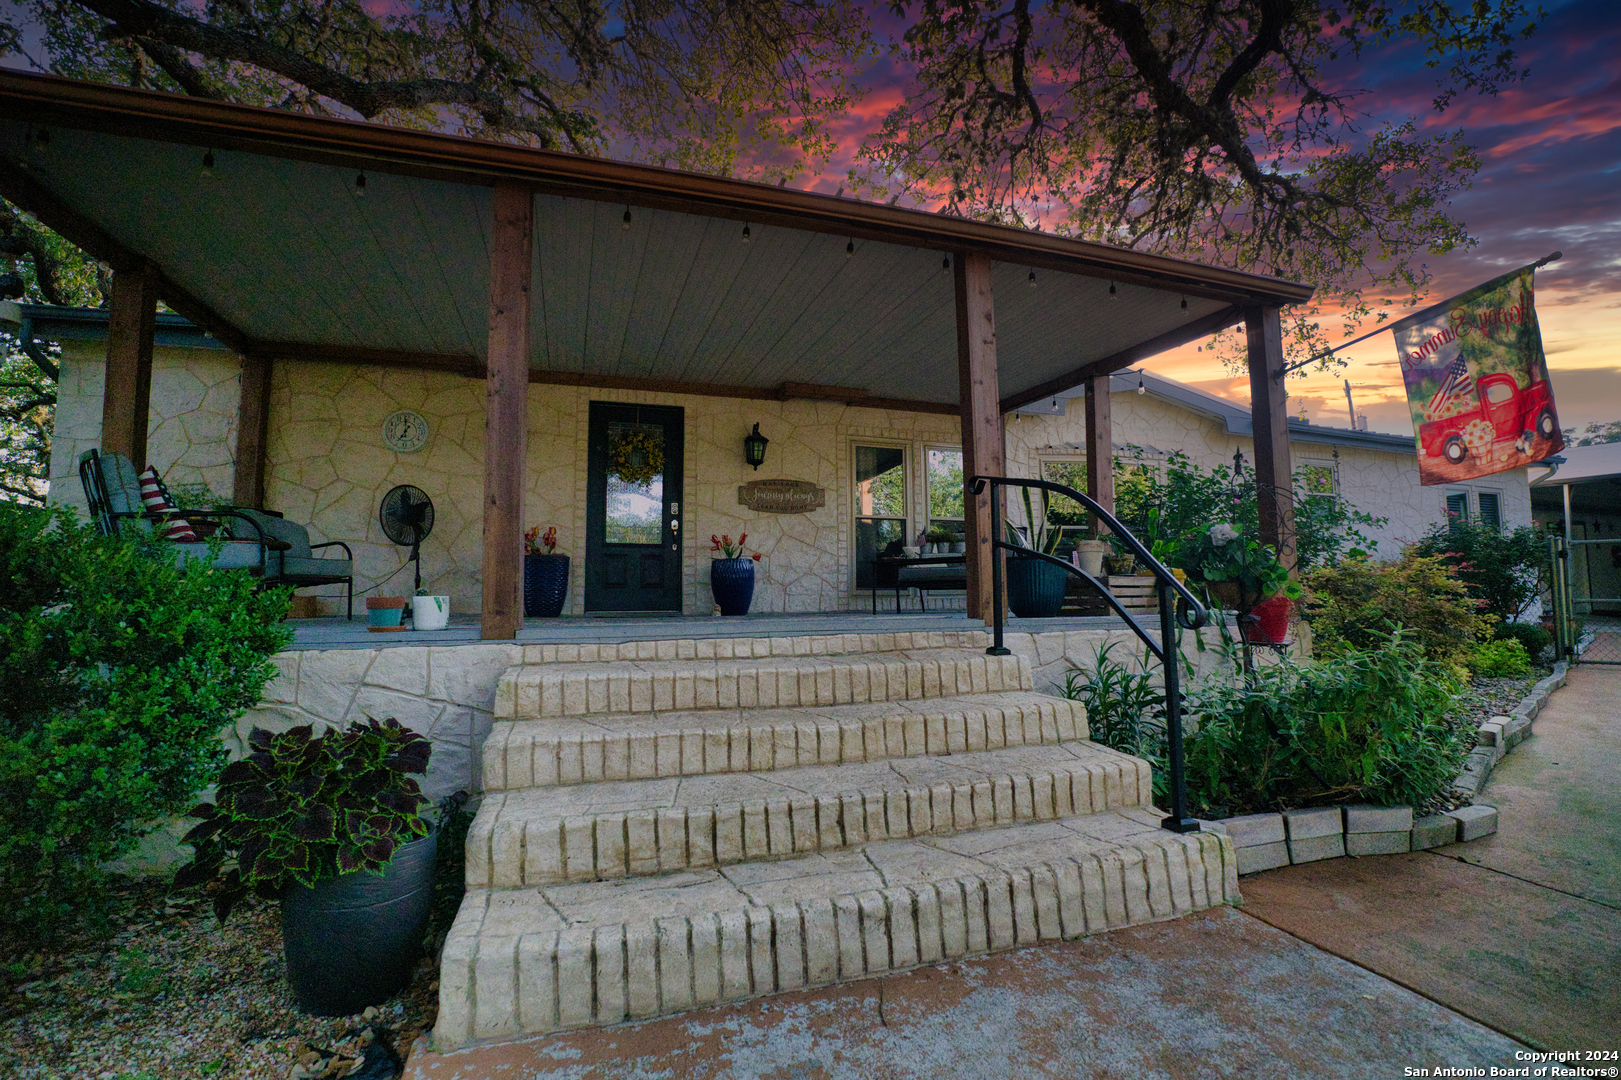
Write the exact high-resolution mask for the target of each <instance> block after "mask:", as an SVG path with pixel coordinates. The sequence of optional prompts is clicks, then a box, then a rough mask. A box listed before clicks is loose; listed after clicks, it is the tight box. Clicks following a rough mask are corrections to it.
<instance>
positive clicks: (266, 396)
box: [231, 356, 273, 510]
mask: <svg viewBox="0 0 1621 1080" xmlns="http://www.w3.org/2000/svg"><path fill="white" fill-rule="evenodd" d="M272 363H273V361H272V360H270V359H269V358H267V357H263V356H244V357H243V358H242V400H241V403H240V404H239V405H238V406H237V414H236V465H235V473H234V476H233V478H232V485H231V499H232V501H233V502H235V503H236V505H238V506H251V507H253V508H254V509H255V510H263V509H264V508H265V448H266V445H267V444H268V443H269V441H270V374H271V364H272Z"/></svg>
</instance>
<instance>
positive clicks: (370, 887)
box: [281, 833, 438, 1016]
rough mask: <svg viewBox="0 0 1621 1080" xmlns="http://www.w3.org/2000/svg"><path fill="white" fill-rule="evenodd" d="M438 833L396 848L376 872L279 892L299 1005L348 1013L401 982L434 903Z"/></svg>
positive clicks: (320, 1012)
mask: <svg viewBox="0 0 1621 1080" xmlns="http://www.w3.org/2000/svg"><path fill="white" fill-rule="evenodd" d="M437 853H438V834H437V833H429V834H428V835H427V836H424V837H422V838H421V839H420V840H413V841H412V842H411V843H409V844H406V845H405V846H404V847H402V848H400V850H399V851H398V852H396V853H395V855H394V861H393V862H391V863H389V864H388V869H387V870H386V871H385V872H384V873H383V875H382V876H381V877H378V876H377V875H376V874H367V873H354V874H343V875H340V876H338V877H335V878H327V879H326V880H324V881H319V882H316V884H315V887H314V888H305V887H304V886H302V885H290V886H288V887H287V888H286V889H285V890H283V892H282V894H281V940H282V952H283V954H284V955H285V956H286V957H287V981H288V982H289V983H291V984H292V987H293V997H294V999H295V1000H296V1001H297V1002H298V1007H299V1008H300V1009H303V1010H304V1011H305V1012H307V1013H314V1014H315V1015H316V1016H350V1015H353V1014H354V1013H358V1012H362V1011H364V1010H365V1008H366V1006H368V1005H381V1004H382V1003H383V1002H385V1001H387V1000H388V999H389V998H391V997H393V996H394V995H395V994H397V993H399V992H400V991H401V990H403V989H404V988H405V985H406V983H408V982H410V981H411V972H412V971H414V970H415V969H416V963H417V958H418V957H419V956H420V955H421V952H422V936H423V934H425V933H426V932H427V929H428V917H429V915H430V914H431V913H432V908H433V876H434V859H435V856H436V855H437Z"/></svg>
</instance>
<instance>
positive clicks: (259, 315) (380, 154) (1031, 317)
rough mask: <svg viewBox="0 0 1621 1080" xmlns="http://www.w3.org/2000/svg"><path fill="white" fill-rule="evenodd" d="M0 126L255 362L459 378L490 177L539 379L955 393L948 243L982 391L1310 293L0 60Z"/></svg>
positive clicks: (1015, 397) (48, 207) (1062, 371)
mask: <svg viewBox="0 0 1621 1080" xmlns="http://www.w3.org/2000/svg"><path fill="white" fill-rule="evenodd" d="M0 118H3V119H0V192H3V193H4V194H5V195H6V196H7V197H8V198H10V199H12V200H13V201H14V202H16V203H18V204H19V205H21V206H23V207H24V208H26V209H28V210H30V211H32V212H34V213H36V214H37V215H38V216H39V217H40V219H41V220H42V221H44V222H45V223H46V224H47V225H50V226H51V227H52V228H54V229H56V230H57V231H59V232H61V233H62V234H63V235H65V236H67V237H68V238H69V239H70V240H73V241H74V242H76V243H78V244H79V245H80V246H82V247H84V248H85V249H86V250H87V251H89V252H90V253H92V254H93V255H96V256H98V257H100V258H102V259H104V260H106V261H108V262H110V263H111V264H113V265H114V266H115V267H122V266H131V265H137V264H140V263H147V264H150V265H152V266H153V267H155V268H156V270H157V271H158V273H159V275H160V291H161V293H162V295H163V298H164V300H165V301H166V302H167V303H168V304H169V305H170V306H171V307H172V308H174V309H175V310H176V311H179V312H181V313H182V314H184V315H186V316H187V317H188V318H190V319H191V320H192V321H193V322H195V323H197V324H198V325H200V326H202V327H204V328H206V329H207V330H208V331H209V332H210V333H212V334H213V335H214V336H216V337H217V338H219V339H220V340H221V341H223V342H225V343H226V344H227V345H229V346H230V347H232V348H235V349H237V350H239V351H241V352H244V353H248V354H254V355H263V356H275V357H287V358H294V359H306V360H348V361H355V362H363V363H380V364H404V365H419V366H425V367H436V368H448V369H451V370H461V371H466V372H468V373H470V374H476V373H477V372H479V371H481V370H482V357H483V355H484V352H485V348H486V336H487V322H488V317H489V311H488V300H487V281H488V274H489V263H490V258H489V244H490V233H491V227H492V225H491V216H492V212H491V199H492V189H493V187H494V185H495V184H496V183H498V182H517V183H520V184H523V185H526V186H528V187H529V188H530V189H531V190H532V191H533V193H534V199H535V245H534V246H535V263H534V271H533V302H532V325H531V355H530V369H531V378H532V379H533V380H535V381H540V382H548V381H549V382H572V383H579V384H583V385H597V386H646V387H649V388H664V389H671V390H683V389H685V390H697V391H699V392H707V393H720V392H727V393H737V394H739V395H740V396H749V397H764V396H789V397H793V396H802V397H817V396H828V397H835V398H839V399H844V400H863V401H867V402H869V403H871V404H882V405H890V406H899V407H915V408H921V409H926V410H931V411H955V410H956V407H957V396H958V373H957V337H956V334H957V331H956V309H955V297H954V290H953V280H952V275H951V274H950V273H949V272H948V271H946V270H945V269H944V268H943V260H945V259H948V258H954V257H957V256H958V255H960V254H962V253H968V252H976V253H982V254H985V255H988V256H989V257H990V258H991V259H992V260H993V283H994V290H995V296H996V304H997V313H996V314H997V356H998V368H999V377H1000V385H1001V398H1002V405H1003V408H1004V409H1012V408H1016V407H1017V406H1018V405H1021V404H1024V403H1026V402H1029V401H1033V400H1036V399H1037V398H1040V397H1042V396H1044V395H1047V394H1050V393H1053V392H1055V391H1057V390H1059V389H1067V388H1069V387H1072V386H1074V385H1075V384H1076V383H1077V382H1078V381H1080V380H1081V379H1084V378H1087V377H1089V376H1091V375H1094V374H1102V373H1105V372H1108V371H1112V370H1116V369H1118V368H1121V367H1125V366H1127V365H1129V364H1132V363H1134V362H1137V361H1139V360H1141V359H1143V358H1145V357H1146V356H1149V355H1152V354H1153V353H1155V352H1158V351H1161V350H1163V349H1166V348H1171V347H1174V346H1176V345H1179V344H1182V343H1184V342H1186V341H1191V340H1194V339H1196V338H1198V337H1202V336H1205V335H1207V334H1209V333H1211V332H1213V331H1214V330H1216V329H1219V328H1221V327H1223V326H1227V325H1230V324H1232V323H1234V322H1237V321H1239V320H1240V319H1242V317H1243V311H1244V309H1246V308H1250V307H1258V306H1268V305H1283V304H1289V303H1296V302H1299V301H1302V300H1304V299H1306V298H1307V297H1309V296H1310V294H1311V289H1310V288H1309V287H1308V286H1304V285H1299V284H1295V283H1291V282H1287V281H1282V280H1279V279H1276V278H1271V277H1266V276H1262V275H1256V274H1248V273H1243V272H1240V271H1235V270H1227V269H1222V268H1219V267H1211V266H1205V265H1201V264H1198V263H1193V262H1188V261H1185V260H1180V259H1172V258H1166V257H1163V256H1156V255H1147V254H1143V253H1141V252H1135V251H1129V250H1124V249H1120V248H1113V247H1109V246H1107V245H1102V244H1094V243H1088V242H1085V241H1079V240H1073V239H1069V238H1066V237H1062V236H1057V235H1054V234H1051V233H1042V232H1032V231H1028V230H1023V229H1016V228H1010V227H1006V226H1001V225H993V224H987V223H984V222H979V221H973V220H969V219H965V218H958V217H949V216H944V215H939V214H933V213H928V212H924V211H918V210H910V209H904V208H901V207H895V206H882V205H877V204H873V203H866V202H860V201H856V200H851V199H843V198H836V197H831V196H825V195H816V194H811V193H808V192H802V191H795V190H790V189H787V188H777V187H771V186H767V185H762V184H756V183H750V182H746V181H739V180H729V179H721V178H716V177H711V176H701V175H695V174H691V173H682V172H676V171H672V170H668V169H660V168H653V167H649V166H642V165H629V164H624V163H620V162H613V161H605V160H601V159H595V158H588V157H581V156H575V155H568V154H558V153H550V152H546V151H540V150H532V149H528V148H524V147H518V146H511V145H506V144H501V143H490V142H481V141H477V140H473V139H465V138H459V137H454V136H449V135H441V134H434V133H425V132H420V131H412V130H406V129H400V128H390V127H383V126H379V125H374V124H365V123H355V122H350V121H344V120H334V119H329V118H323V117H312V116H307V115H303V114H296V113H289V112H281V111H275V110H267V109H256V108H248V107H243V106H237V105H226V104H220V103H217V102H209V101H202V100H198V99H194V98H186V97H180V96H175V95H168V94H157V93H150V92H144V91H134V90H128V89H123V88H117V87H108V86H101V85H95V84H89V83H81V82H74V81H70V80H63V79H57V78H52V77H47V76H39V75H31V74H24V73H18V72H0ZM42 133H43V134H42ZM205 151H210V152H212V157H213V162H214V164H213V168H212V170H211V175H205V170H204V168H203V155H204V153H205ZM362 175H363V176H364V181H365V182H364V195H363V197H357V195H356V191H357V183H356V182H357V179H359V178H360V176H362ZM627 214H628V215H629V220H628V222H627V220H626V215H627ZM745 237H746V238H747V242H745ZM850 245H853V248H854V250H853V253H852V252H851V251H850V250H849V248H850ZM1032 273H1033V274H1034V275H1035V282H1034V284H1035V287H1033V288H1032V287H1031V279H1030V275H1031V274H1032ZM1184 304H1185V306H1184Z"/></svg>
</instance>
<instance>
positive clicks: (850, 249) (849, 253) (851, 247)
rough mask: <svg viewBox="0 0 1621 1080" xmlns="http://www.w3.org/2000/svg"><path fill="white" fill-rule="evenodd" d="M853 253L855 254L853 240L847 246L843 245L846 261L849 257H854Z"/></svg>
mask: <svg viewBox="0 0 1621 1080" xmlns="http://www.w3.org/2000/svg"><path fill="white" fill-rule="evenodd" d="M855 253H856V242H855V240H853V239H852V240H851V241H850V242H849V243H848V244H845V245H844V257H845V258H846V259H848V258H849V257H850V256H852V255H854V254H855Z"/></svg>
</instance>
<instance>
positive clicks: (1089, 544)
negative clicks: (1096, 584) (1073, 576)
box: [1075, 540, 1110, 577]
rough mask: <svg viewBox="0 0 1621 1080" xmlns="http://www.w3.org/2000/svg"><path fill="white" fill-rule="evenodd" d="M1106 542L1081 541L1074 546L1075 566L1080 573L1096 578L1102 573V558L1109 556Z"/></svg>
mask: <svg viewBox="0 0 1621 1080" xmlns="http://www.w3.org/2000/svg"><path fill="white" fill-rule="evenodd" d="M1109 551H1110V548H1109V542H1108V541H1107V540H1082V541H1081V542H1080V543H1078V544H1076V545H1075V557H1076V562H1075V565H1077V566H1078V567H1080V569H1081V573H1083V574H1090V575H1091V576H1093V577H1098V576H1100V575H1101V574H1102V573H1103V556H1105V555H1107V554H1109Z"/></svg>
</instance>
